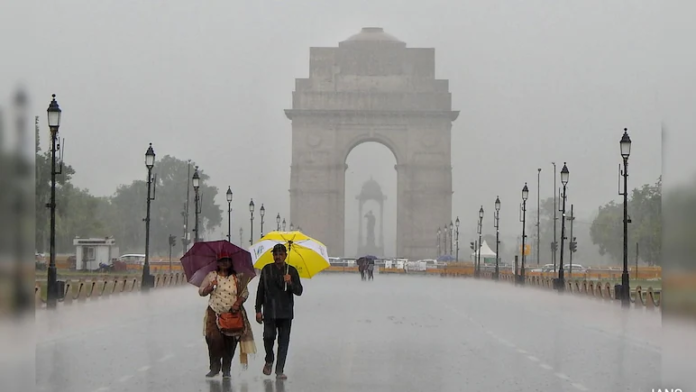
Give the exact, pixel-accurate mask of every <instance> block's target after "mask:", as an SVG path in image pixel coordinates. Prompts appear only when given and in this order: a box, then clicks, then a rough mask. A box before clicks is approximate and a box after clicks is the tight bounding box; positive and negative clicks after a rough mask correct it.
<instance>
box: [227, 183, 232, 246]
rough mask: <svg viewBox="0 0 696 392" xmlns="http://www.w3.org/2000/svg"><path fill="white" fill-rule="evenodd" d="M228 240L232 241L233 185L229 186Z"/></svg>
mask: <svg viewBox="0 0 696 392" xmlns="http://www.w3.org/2000/svg"><path fill="white" fill-rule="evenodd" d="M225 196H227V240H228V241H230V242H232V196H233V195H232V187H230V186H228V187H227V193H226V194H225Z"/></svg>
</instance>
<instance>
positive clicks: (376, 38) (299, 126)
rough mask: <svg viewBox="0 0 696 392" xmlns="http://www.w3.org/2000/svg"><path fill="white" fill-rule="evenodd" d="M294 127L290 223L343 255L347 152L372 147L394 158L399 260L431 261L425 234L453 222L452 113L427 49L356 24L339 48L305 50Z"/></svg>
mask: <svg viewBox="0 0 696 392" xmlns="http://www.w3.org/2000/svg"><path fill="white" fill-rule="evenodd" d="M295 86H296V87H295V91H294V92H293V107H292V109H288V110H286V111H285V114H286V116H287V117H288V118H289V119H290V120H291V121H292V165H291V176H290V177H291V179H290V219H291V221H292V222H293V223H295V224H296V225H300V226H302V227H303V229H304V231H305V232H306V233H307V234H309V235H311V236H313V237H315V238H317V239H318V240H320V241H322V242H323V243H324V244H325V245H326V246H327V248H328V250H329V253H330V254H331V255H332V256H336V257H341V256H343V255H344V238H345V237H344V230H345V191H346V190H345V171H346V169H347V166H346V158H347V157H348V154H349V153H350V151H351V150H352V149H353V148H354V147H356V146H357V145H359V144H362V143H365V142H378V143H381V144H383V145H385V146H386V147H387V148H389V149H390V150H391V151H392V152H393V154H394V156H395V157H396V163H397V164H396V167H395V169H396V172H397V234H396V249H397V254H398V257H403V258H408V259H421V258H428V257H433V256H434V255H435V253H436V252H437V249H436V248H437V246H436V244H434V241H433V238H432V237H433V235H432V233H433V230H435V228H437V227H439V226H440V225H441V224H443V222H449V221H450V220H451V216H452V165H451V147H450V144H451V129H452V122H453V121H454V120H456V119H457V116H458V115H459V112H458V111H452V104H451V94H450V92H449V89H448V88H449V84H448V81H447V80H441V79H435V51H434V49H430V48H407V47H406V44H405V43H403V42H401V41H399V40H398V39H396V38H394V37H392V36H391V35H389V34H386V33H384V31H383V30H382V29H381V28H364V29H362V31H361V32H360V33H358V34H356V35H354V36H352V37H350V38H348V39H347V40H346V41H343V42H341V43H339V46H338V47H337V48H335V47H334V48H310V70H309V78H306V79H297V80H296V84H295Z"/></svg>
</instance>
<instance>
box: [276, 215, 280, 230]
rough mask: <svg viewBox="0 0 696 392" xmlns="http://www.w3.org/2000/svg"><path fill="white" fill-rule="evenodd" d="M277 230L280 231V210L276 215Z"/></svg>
mask: <svg viewBox="0 0 696 392" xmlns="http://www.w3.org/2000/svg"><path fill="white" fill-rule="evenodd" d="M276 230H277V231H280V212H279V213H278V215H276Z"/></svg>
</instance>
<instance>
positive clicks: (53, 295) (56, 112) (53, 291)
mask: <svg viewBox="0 0 696 392" xmlns="http://www.w3.org/2000/svg"><path fill="white" fill-rule="evenodd" d="M47 112H48V127H49V129H50V131H51V201H50V202H49V203H48V205H47V207H48V208H50V209H51V240H50V245H49V246H50V259H49V263H48V276H47V282H46V289H47V293H46V306H47V307H48V308H50V309H53V308H55V307H56V304H57V302H58V270H57V269H56V175H57V174H61V172H62V170H61V171H56V145H57V142H58V129H59V128H60V115H61V112H62V111H61V110H60V106H58V102H57V101H56V95H55V94H53V99H52V100H51V103H50V104H49V105H48V110H47ZM61 168H62V167H61Z"/></svg>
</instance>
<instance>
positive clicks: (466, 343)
mask: <svg viewBox="0 0 696 392" xmlns="http://www.w3.org/2000/svg"><path fill="white" fill-rule="evenodd" d="M304 284H305V294H304V295H303V296H302V297H301V298H299V299H297V301H296V305H295V306H296V319H295V322H294V324H293V331H292V337H291V342H290V354H289V357H288V364H287V366H286V373H287V374H288V377H289V379H288V380H287V381H285V382H276V381H275V380H274V379H270V378H267V377H266V376H264V375H263V374H261V367H262V366H263V342H262V341H261V326H259V325H257V324H255V323H254V334H255V337H256V345H257V348H258V350H259V352H258V353H257V354H256V355H255V356H254V357H252V358H251V359H250V366H249V369H248V370H245V371H244V370H241V369H240V367H239V363H238V358H235V362H234V365H233V378H232V380H231V381H230V382H227V383H225V382H223V381H222V380H221V379H220V378H217V379H214V380H212V381H210V380H206V379H205V377H204V375H205V373H206V372H207V366H208V363H207V351H206V346H205V343H204V340H203V337H202V317H203V311H204V309H205V306H206V300H205V299H204V298H200V297H198V296H197V293H196V292H195V288H193V287H183V288H173V289H167V290H162V291H159V292H154V293H152V294H150V295H147V296H144V295H139V294H129V295H124V296H122V297H115V298H111V299H104V300H95V301H90V302H87V303H84V304H73V305H69V306H66V307H62V308H60V309H59V311H57V312H45V311H41V312H37V315H36V332H37V341H38V346H37V351H36V381H37V390H38V391H55V392H107V391H108V392H120V391H124V392H125V391H128V392H146V391H147V392H156V391H168V392H178V391H181V392H184V391H186V392H195V391H205V392H208V391H210V392H223V391H250V392H251V391H269V392H270V391H288V392H290V391H294V392H300V391H302V392H314V391H317V392H319V391H321V392H325V391H360V392H372V391H375V392H377V391H395V392H396V391H399V392H402V391H403V392H408V391H414V392H415V391H418V392H422V391H433V392H435V391H463V390H466V391H469V392H475V391H491V390H494V391H509V392H519V391H559V392H560V391H612V392H616V391H641V390H647V391H649V390H650V388H657V387H658V386H659V384H658V383H657V380H658V379H659V375H660V366H661V362H660V359H661V358H660V349H659V343H660V342H659V339H660V333H661V332H660V329H661V328H660V327H661V319H660V316H659V313H658V312H647V311H643V310H631V311H623V310H622V309H621V308H620V307H618V306H616V305H614V304H608V303H602V302H598V301H595V300H592V299H588V298H578V297H575V296H571V295H565V296H560V295H557V294H555V293H552V292H548V291H541V290H537V289H532V288H516V287H514V286H511V285H510V284H508V283H499V284H496V283H494V282H487V281H486V282H483V281H474V280H472V279H446V278H439V277H415V276H410V277H409V276H385V275H377V276H376V277H375V280H374V281H373V282H362V281H360V278H359V277H358V276H357V275H344V274H323V275H320V276H317V277H315V278H314V279H312V280H305V281H304ZM253 290H254V292H255V284H254V287H253ZM247 310H248V311H249V312H253V308H252V307H251V303H250V304H249V305H248V306H247Z"/></svg>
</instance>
